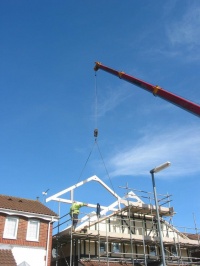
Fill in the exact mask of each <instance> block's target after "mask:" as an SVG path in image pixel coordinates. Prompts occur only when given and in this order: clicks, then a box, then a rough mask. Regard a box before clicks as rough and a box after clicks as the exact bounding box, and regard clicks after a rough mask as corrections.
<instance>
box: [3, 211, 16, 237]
mask: <svg viewBox="0 0 200 266" xmlns="http://www.w3.org/2000/svg"><path fill="white" fill-rule="evenodd" d="M11 220H12V222H13V221H14V223H15V224H14V227H13V225H12V224H11V223H10V222H11ZM18 224H19V218H18V217H15V216H7V217H6V220H5V225H4V231H3V238H8V239H17V231H18ZM12 227H13V228H12ZM9 231H10V232H9Z"/></svg>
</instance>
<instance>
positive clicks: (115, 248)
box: [112, 243, 121, 253]
mask: <svg viewBox="0 0 200 266" xmlns="http://www.w3.org/2000/svg"><path fill="white" fill-rule="evenodd" d="M112 252H113V253H119V252H121V244H120V243H112Z"/></svg>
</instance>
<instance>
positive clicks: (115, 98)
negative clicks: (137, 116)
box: [97, 85, 131, 117]
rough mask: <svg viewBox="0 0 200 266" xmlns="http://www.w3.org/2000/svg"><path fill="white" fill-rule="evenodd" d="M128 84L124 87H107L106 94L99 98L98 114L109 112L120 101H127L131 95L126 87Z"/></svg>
mask: <svg viewBox="0 0 200 266" xmlns="http://www.w3.org/2000/svg"><path fill="white" fill-rule="evenodd" d="M125 86H126V85H123V86H122V87H120V88H119V87H118V88H114V90H111V89H107V90H106V94H105V93H104V95H103V96H102V97H99V99H98V103H97V105H98V110H97V115H98V116H100V117H102V116H104V115H105V114H106V113H107V112H109V111H111V110H113V109H115V108H116V107H117V106H118V105H120V103H122V102H123V101H125V100H126V99H127V98H129V97H131V95H130V94H129V93H127V91H126V89H125Z"/></svg>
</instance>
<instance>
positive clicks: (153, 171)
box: [150, 162, 171, 266]
mask: <svg viewBox="0 0 200 266" xmlns="http://www.w3.org/2000/svg"><path fill="white" fill-rule="evenodd" d="M170 164H171V163H170V162H166V163H164V164H162V165H159V166H157V167H155V168H153V169H152V170H151V171H150V174H151V176H152V185H153V193H154V200H155V205H156V216H157V221H158V232H159V237H160V249H161V255H162V265H163V266H166V263H165V252H164V245H163V238H162V232H161V225H160V215H159V206H158V198H157V193H156V184H155V178H154V173H158V172H160V171H162V170H163V169H165V168H167V167H169V166H170Z"/></svg>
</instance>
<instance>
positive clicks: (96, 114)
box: [94, 71, 115, 192]
mask: <svg viewBox="0 0 200 266" xmlns="http://www.w3.org/2000/svg"><path fill="white" fill-rule="evenodd" d="M97 119H98V95H97V71H95V129H94V137H95V144H96V145H97V148H98V152H99V154H100V157H101V160H102V162H103V165H104V168H105V170H106V173H107V176H108V178H109V180H110V184H111V187H112V190H113V191H114V192H115V190H114V187H113V184H112V181H111V178H110V175H109V173H108V169H107V167H106V164H105V161H104V159H103V156H102V153H101V151H100V148H99V145H98V142H97V137H98V127H97Z"/></svg>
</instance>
